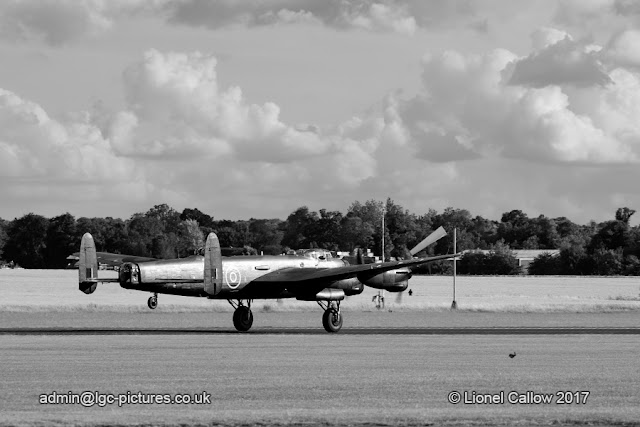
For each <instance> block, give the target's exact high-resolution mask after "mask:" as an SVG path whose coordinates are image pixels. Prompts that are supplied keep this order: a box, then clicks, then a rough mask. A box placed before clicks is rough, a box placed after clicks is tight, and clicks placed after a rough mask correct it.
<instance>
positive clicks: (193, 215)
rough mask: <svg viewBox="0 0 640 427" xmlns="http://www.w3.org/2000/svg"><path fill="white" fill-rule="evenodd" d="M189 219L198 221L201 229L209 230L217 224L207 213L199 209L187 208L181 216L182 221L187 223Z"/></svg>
mask: <svg viewBox="0 0 640 427" xmlns="http://www.w3.org/2000/svg"><path fill="white" fill-rule="evenodd" d="M188 219H191V220H194V221H198V224H200V226H201V227H205V228H208V229H213V228H215V222H214V221H213V217H212V216H209V215H207V214H206V213H202V212H200V210H198V209H197V208H193V209H190V208H185V209H184V210H183V211H182V213H181V214H180V220H181V221H186V220H188Z"/></svg>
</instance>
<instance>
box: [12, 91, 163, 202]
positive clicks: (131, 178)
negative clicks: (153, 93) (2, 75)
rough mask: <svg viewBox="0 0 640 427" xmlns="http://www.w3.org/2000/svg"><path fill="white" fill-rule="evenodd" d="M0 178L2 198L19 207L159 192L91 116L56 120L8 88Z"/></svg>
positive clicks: (123, 197) (109, 198) (125, 198)
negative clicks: (115, 148) (119, 152)
mask: <svg viewBox="0 0 640 427" xmlns="http://www.w3.org/2000/svg"><path fill="white" fill-rule="evenodd" d="M0 176H1V177H2V182H3V185H2V192H1V194H2V198H3V200H5V203H8V204H10V205H11V204H12V203H14V204H16V205H18V206H29V205H30V204H32V203H34V201H39V203H45V204H46V203H47V202H48V201H51V202H52V203H53V204H55V203H57V202H58V201H60V200H64V201H66V202H67V203H68V205H71V204H73V203H74V202H77V203H78V204H79V205H84V208H85V209H86V207H87V205H91V206H93V205H94V204H96V205H97V204H100V203H101V202H102V200H111V201H113V200H114V199H117V200H122V199H124V200H128V199H130V197H129V196H128V195H129V194H131V195H132V197H131V198H136V197H141V198H146V196H148V195H149V194H151V193H154V192H156V189H155V187H154V185H153V184H149V183H147V182H145V175H144V172H143V171H141V170H140V169H138V168H137V167H136V165H135V163H134V162H133V161H132V160H131V159H127V158H122V157H119V156H117V155H115V153H114V152H113V150H112V149H111V146H110V142H109V141H108V140H107V139H105V138H104V137H103V136H102V132H101V131H100V129H99V128H98V127H96V126H95V125H94V124H92V122H91V118H90V117H89V115H88V114H77V115H75V117H73V119H70V120H66V121H62V120H56V119H54V118H51V117H50V116H49V114H47V112H46V111H45V110H44V109H43V108H42V107H41V106H39V105H38V104H36V103H34V102H31V101H28V100H25V99H23V98H21V97H20V96H18V95H17V94H15V93H13V92H11V91H8V90H5V89H0ZM80 208H82V206H81V207H80ZM40 209H42V206H40ZM67 209H68V208H67ZM45 210H48V209H45Z"/></svg>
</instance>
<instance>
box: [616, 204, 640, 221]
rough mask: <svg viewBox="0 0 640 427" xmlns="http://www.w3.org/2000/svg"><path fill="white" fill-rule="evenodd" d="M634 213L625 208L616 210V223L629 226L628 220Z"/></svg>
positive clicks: (632, 210)
mask: <svg viewBox="0 0 640 427" xmlns="http://www.w3.org/2000/svg"><path fill="white" fill-rule="evenodd" d="M634 213H636V211H635V209H629V208H626V207H625V208H618V210H617V211H616V221H622V222H626V223H627V224H629V219H630V218H631V216H632V215H633V214H634Z"/></svg>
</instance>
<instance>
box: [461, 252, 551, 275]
mask: <svg viewBox="0 0 640 427" xmlns="http://www.w3.org/2000/svg"><path fill="white" fill-rule="evenodd" d="M467 252H482V253H483V254H488V253H489V252H491V251H490V250H487V249H473V250H471V249H467V250H465V251H462V253H467ZM511 252H512V253H513V256H514V257H515V258H516V259H517V260H518V265H519V266H520V267H521V268H522V274H529V264H531V261H533V260H534V259H535V258H536V257H538V256H539V255H542V254H550V255H552V256H558V255H559V254H560V249H511Z"/></svg>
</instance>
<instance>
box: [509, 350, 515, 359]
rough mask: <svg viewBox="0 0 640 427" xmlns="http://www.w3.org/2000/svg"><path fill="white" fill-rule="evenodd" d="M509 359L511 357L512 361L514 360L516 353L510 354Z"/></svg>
mask: <svg viewBox="0 0 640 427" xmlns="http://www.w3.org/2000/svg"><path fill="white" fill-rule="evenodd" d="M509 357H510V358H512V359H513V358H514V357H516V352H515V351H514V352H513V353H510V354H509Z"/></svg>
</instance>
